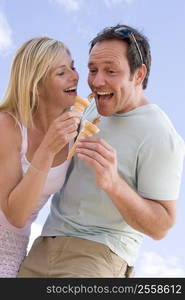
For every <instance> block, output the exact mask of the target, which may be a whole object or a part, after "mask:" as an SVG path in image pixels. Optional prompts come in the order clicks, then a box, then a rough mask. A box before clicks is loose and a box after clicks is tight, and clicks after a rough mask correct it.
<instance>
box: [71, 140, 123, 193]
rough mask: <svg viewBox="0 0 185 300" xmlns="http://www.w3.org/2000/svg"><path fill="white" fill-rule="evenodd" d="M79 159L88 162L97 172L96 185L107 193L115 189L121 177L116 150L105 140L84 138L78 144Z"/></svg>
mask: <svg viewBox="0 0 185 300" xmlns="http://www.w3.org/2000/svg"><path fill="white" fill-rule="evenodd" d="M76 152H77V156H78V158H80V159H82V160H84V161H85V162H87V163H88V164H89V165H90V166H91V167H92V168H93V169H94V171H95V176H96V183H97V185H98V186H99V187H100V188H102V189H103V190H104V191H105V192H108V191H111V189H114V188H115V184H116V181H117V179H118V177H119V175H118V172H117V155H116V150H115V149H114V148H112V147H111V146H110V145H109V144H108V143H106V142H105V141H104V140H103V139H100V138H94V137H87V138H86V137H85V138H84V137H83V138H80V139H79V142H78V143H77V149H76Z"/></svg>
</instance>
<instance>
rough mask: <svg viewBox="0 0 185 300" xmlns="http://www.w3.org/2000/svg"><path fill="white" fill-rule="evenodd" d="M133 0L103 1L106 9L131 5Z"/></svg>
mask: <svg viewBox="0 0 185 300" xmlns="http://www.w3.org/2000/svg"><path fill="white" fill-rule="evenodd" d="M133 1H134V0H104V3H105V5H106V6H107V7H111V6H113V5H118V4H131V3H132V2H133Z"/></svg>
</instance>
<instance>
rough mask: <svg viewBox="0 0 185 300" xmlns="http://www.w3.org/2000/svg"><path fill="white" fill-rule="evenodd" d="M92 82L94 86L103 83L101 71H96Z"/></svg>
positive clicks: (102, 84) (103, 78)
mask: <svg viewBox="0 0 185 300" xmlns="http://www.w3.org/2000/svg"><path fill="white" fill-rule="evenodd" d="M92 84H93V86H94V87H100V86H104V85H105V77H104V75H103V74H102V73H100V72H98V73H96V75H95V76H94V78H93V81H92Z"/></svg>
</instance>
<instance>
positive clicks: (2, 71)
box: [0, 0, 185, 277]
mask: <svg viewBox="0 0 185 300" xmlns="http://www.w3.org/2000/svg"><path fill="white" fill-rule="evenodd" d="M184 17H185V1H184V0H162V1H161V0H150V1H149V0H30V1H25V0H16V1H14V0H0V99H1V98H2V96H3V93H4V91H5V88H6V85H7V80H8V76H9V70H10V64H11V61H12V58H13V55H14V53H15V51H16V49H17V48H18V47H19V46H20V45H21V44H22V43H23V42H25V41H26V40H28V39H30V38H32V37H35V36H40V35H48V36H51V37H53V38H56V39H59V40H62V41H63V42H64V43H65V44H66V45H67V46H68V47H69V48H70V49H71V53H72V56H73V58H74V60H75V64H76V67H77V70H78V72H79V75H80V82H79V88H78V93H79V95H81V96H83V97H86V96H87V95H88V93H89V91H90V90H89V87H88V85H87V82H86V77H87V59H88V49H89V42H90V40H91V39H92V38H93V37H94V36H95V35H96V33H97V32H99V31H100V30H101V29H103V28H104V27H107V26H112V25H116V24H117V23H122V24H127V25H131V26H134V27H136V28H137V29H139V30H141V31H142V32H143V33H144V34H145V35H146V36H147V37H148V38H149V41H150V44H151V49H152V68H151V75H150V78H149V84H148V88H147V90H146V96H147V97H148V99H149V101H150V102H153V103H156V104H157V105H159V106H160V107H161V108H162V109H163V110H164V111H165V112H166V113H167V114H168V116H169V117H170V118H171V120H172V122H173V124H174V126H175V128H176V129H177V131H178V132H179V134H180V135H181V136H182V137H183V138H185V125H183V124H185V122H184V112H185V100H183V99H185V97H184V86H185V76H184V69H185V59H184V55H185V38H184V33H185V32H184V29H185V18H184ZM184 198H185V171H184V174H183V180H182V184H181V191H180V197H179V200H178V205H177V221H176V224H175V226H174V227H173V228H172V229H171V230H170V231H169V233H168V235H167V237H165V238H164V239H163V240H160V241H154V240H152V239H151V238H148V237H147V238H146V240H145V242H144V243H143V246H142V247H141V249H140V254H139V256H138V259H137V262H136V276H138V277H185V251H184V248H185V242H184V233H183V232H184V227H185V213H184V212H185V202H184ZM48 208H49V203H48V205H46V207H45V208H44V209H43V210H42V211H41V213H40V215H39V218H38V219H37V221H36V222H35V223H34V224H33V228H32V236H31V242H30V245H31V243H32V240H33V238H34V237H36V236H37V235H38V234H39V232H40V230H41V225H42V224H43V221H44V219H45V218H46V215H47V213H48Z"/></svg>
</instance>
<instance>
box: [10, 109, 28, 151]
mask: <svg viewBox="0 0 185 300" xmlns="http://www.w3.org/2000/svg"><path fill="white" fill-rule="evenodd" d="M7 113H8V114H9V115H10V116H11V117H12V118H14V120H15V121H16V123H17V125H18V126H19V128H20V131H21V136H22V145H21V155H22V154H25V153H26V152H27V148H28V133H27V128H26V127H25V126H24V125H23V124H21V123H20V121H19V120H18V119H17V118H16V116H14V115H13V114H12V113H11V112H9V111H7Z"/></svg>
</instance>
